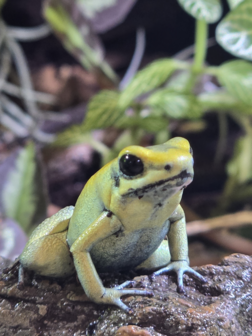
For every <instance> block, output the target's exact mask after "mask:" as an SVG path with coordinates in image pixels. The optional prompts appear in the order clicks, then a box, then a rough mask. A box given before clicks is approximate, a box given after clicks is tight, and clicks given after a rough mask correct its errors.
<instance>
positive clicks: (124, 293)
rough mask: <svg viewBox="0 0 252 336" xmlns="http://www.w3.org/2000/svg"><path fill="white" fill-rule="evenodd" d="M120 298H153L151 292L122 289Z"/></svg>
mask: <svg viewBox="0 0 252 336" xmlns="http://www.w3.org/2000/svg"><path fill="white" fill-rule="evenodd" d="M120 293H121V296H122V295H147V296H153V292H152V291H148V290H143V289H123V290H120Z"/></svg>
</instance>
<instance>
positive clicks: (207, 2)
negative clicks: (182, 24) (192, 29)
mask: <svg viewBox="0 0 252 336" xmlns="http://www.w3.org/2000/svg"><path fill="white" fill-rule="evenodd" d="M178 2H179V4H180V5H181V7H183V8H184V10H185V11H186V12H187V13H188V14H190V15H191V16H193V17H194V18H195V19H197V20H203V21H206V22H208V23H214V22H216V21H218V20H219V19H220V17H221V14H222V7H221V3H220V1H219V0H178Z"/></svg>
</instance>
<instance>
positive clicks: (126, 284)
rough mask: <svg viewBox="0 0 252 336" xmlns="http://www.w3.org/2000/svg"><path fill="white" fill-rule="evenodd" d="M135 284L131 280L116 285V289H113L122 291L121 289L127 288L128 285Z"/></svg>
mask: <svg viewBox="0 0 252 336" xmlns="http://www.w3.org/2000/svg"><path fill="white" fill-rule="evenodd" d="M134 284H135V281H133V280H128V281H125V282H123V283H122V284H121V285H118V286H116V287H114V288H115V289H119V290H120V289H123V288H125V287H128V286H129V285H134Z"/></svg>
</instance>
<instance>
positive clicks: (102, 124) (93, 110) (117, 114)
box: [53, 90, 125, 147]
mask: <svg viewBox="0 0 252 336" xmlns="http://www.w3.org/2000/svg"><path fill="white" fill-rule="evenodd" d="M118 99H119V93H118V92H116V91H112V90H111V91H110V90H103V91H101V92H99V93H98V94H97V95H95V96H94V97H93V98H92V99H91V100H90V103H89V105H88V110H87V115H86V118H85V120H84V122H83V123H82V124H81V125H74V126H72V127H69V128H68V129H67V130H66V131H64V132H61V133H59V134H58V136H57V138H56V140H55V142H54V143H53V146H59V147H66V146H70V145H74V144H77V143H82V142H88V143H90V142H92V136H91V135H90V131H91V130H94V129H100V128H106V127H110V126H117V123H120V122H121V121H122V120H123V119H124V118H125V114H124V111H122V110H121V109H120V108H119V107H118Z"/></svg>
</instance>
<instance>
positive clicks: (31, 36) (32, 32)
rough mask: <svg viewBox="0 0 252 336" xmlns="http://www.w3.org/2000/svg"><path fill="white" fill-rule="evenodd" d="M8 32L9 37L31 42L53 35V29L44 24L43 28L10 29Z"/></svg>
mask: <svg viewBox="0 0 252 336" xmlns="http://www.w3.org/2000/svg"><path fill="white" fill-rule="evenodd" d="M6 30H7V35H8V36H10V37H13V38H14V39H17V40H19V41H29V42H30V41H36V40H39V39H41V38H43V37H46V36H48V35H49V34H50V33H51V28H50V27H49V25H48V24H42V25H41V26H38V27H34V28H19V27H8V28H7V29H6Z"/></svg>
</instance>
